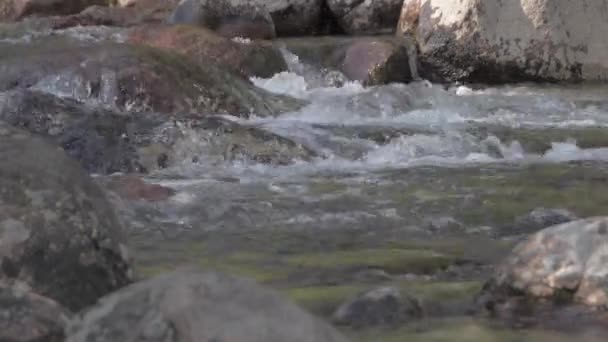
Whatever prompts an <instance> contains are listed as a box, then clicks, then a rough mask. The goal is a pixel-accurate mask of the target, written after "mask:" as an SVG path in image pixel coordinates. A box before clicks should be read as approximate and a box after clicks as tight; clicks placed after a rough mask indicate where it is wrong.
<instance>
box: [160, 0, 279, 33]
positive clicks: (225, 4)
mask: <svg viewBox="0 0 608 342" xmlns="http://www.w3.org/2000/svg"><path fill="white" fill-rule="evenodd" d="M168 22H169V23H170V24H189V25H196V26H201V27H205V28H208V29H211V30H213V31H216V32H218V33H219V34H220V35H223V36H225V37H228V38H233V37H244V38H251V39H272V38H274V37H275V36H276V32H275V27H274V22H273V20H272V17H271V16H270V13H269V12H268V9H267V8H266V6H264V4H263V3H259V2H256V1H243V0H182V1H181V2H180V3H179V5H178V6H177V8H176V9H175V11H174V12H173V14H172V15H171V16H170V17H169V19H168Z"/></svg>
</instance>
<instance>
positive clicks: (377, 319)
mask: <svg viewBox="0 0 608 342" xmlns="http://www.w3.org/2000/svg"><path fill="white" fill-rule="evenodd" d="M421 316H422V307H421V305H420V303H419V302H418V300H417V299H415V298H412V297H409V296H405V295H403V294H401V292H400V291H399V289H396V288H393V287H381V288H377V289H374V290H372V291H369V292H366V293H364V294H361V295H359V296H357V297H356V298H354V299H352V300H350V301H349V302H347V303H344V304H343V305H341V306H340V307H339V308H338V309H337V310H336V312H335V313H334V314H333V317H332V320H333V322H334V323H336V324H339V325H348V326H351V327H353V328H365V327H372V326H379V325H389V326H395V325H399V324H402V323H405V322H407V321H408V320H411V319H416V318H419V317H421Z"/></svg>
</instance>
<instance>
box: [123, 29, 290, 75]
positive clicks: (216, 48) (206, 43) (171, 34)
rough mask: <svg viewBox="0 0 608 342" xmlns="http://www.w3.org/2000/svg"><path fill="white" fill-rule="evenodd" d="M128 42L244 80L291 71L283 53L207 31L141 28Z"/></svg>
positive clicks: (269, 46) (263, 45) (134, 30)
mask: <svg viewBox="0 0 608 342" xmlns="http://www.w3.org/2000/svg"><path fill="white" fill-rule="evenodd" d="M128 41H129V42H131V43H136V44H144V45H149V46H153V47H156V48H160V49H165V50H168V51H172V52H177V53H180V54H182V55H185V56H188V57H189V58H191V59H192V60H193V61H195V62H197V63H200V64H203V65H204V64H208V63H209V62H214V63H216V64H218V65H221V66H223V67H226V68H227V69H230V70H232V71H235V72H238V73H241V74H242V75H244V76H248V77H250V76H257V77H263V78H270V77H272V76H274V75H275V74H277V73H279V72H282V71H285V70H287V64H286V63H285V59H284V58H283V55H282V54H281V51H279V49H277V48H275V47H273V46H271V45H265V44H260V43H258V42H253V41H249V42H235V41H232V40H229V39H227V38H224V37H221V36H218V35H216V34H214V33H213V32H212V31H209V30H207V29H203V28H195V27H188V26H172V27H138V28H135V29H133V30H132V31H131V32H130V34H129V38H128Z"/></svg>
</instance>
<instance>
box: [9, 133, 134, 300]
mask: <svg viewBox="0 0 608 342" xmlns="http://www.w3.org/2000/svg"><path fill="white" fill-rule="evenodd" d="M0 146H1V147H0V280H11V279H16V280H20V281H23V282H25V283H27V284H29V285H30V286H31V287H32V289H33V290H34V291H35V292H36V293H39V294H41V295H43V296H46V297H49V298H51V299H53V300H55V301H57V302H58V303H60V304H62V305H64V306H66V307H67V308H68V309H71V310H73V311H77V310H80V309H82V308H84V307H86V306H88V305H91V304H93V303H95V301H96V300H97V299H98V298H99V297H101V296H103V295H105V294H107V293H109V292H112V291H114V290H116V289H117V288H120V287H122V286H124V285H126V284H128V283H129V282H130V281H131V268H130V263H129V258H128V255H127V249H126V245H125V240H124V232H123V230H122V225H121V223H120V222H119V220H118V219H117V217H116V215H115V213H114V211H113V209H112V208H111V206H110V204H109V202H108V201H107V199H106V197H105V195H104V193H103V191H102V190H101V189H100V188H98V187H97V186H96V185H95V184H94V183H93V182H92V180H91V179H90V178H89V176H88V175H87V174H85V173H84V172H83V171H82V169H81V168H80V166H79V165H78V164H77V163H76V162H74V161H72V160H71V159H70V158H68V157H67V156H66V155H65V154H64V153H63V152H62V151H61V150H60V149H59V148H57V147H52V146H51V145H48V144H47V143H45V142H43V141H42V140H41V139H39V138H35V137H32V136H31V135H30V134H29V133H26V132H24V131H21V130H17V129H14V128H12V127H10V126H8V125H7V124H5V123H3V122H0Z"/></svg>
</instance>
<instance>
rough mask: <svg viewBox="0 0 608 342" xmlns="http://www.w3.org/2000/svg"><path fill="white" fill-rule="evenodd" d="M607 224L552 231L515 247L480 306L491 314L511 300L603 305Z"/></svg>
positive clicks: (596, 221)
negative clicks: (521, 299) (484, 306)
mask: <svg viewBox="0 0 608 342" xmlns="http://www.w3.org/2000/svg"><path fill="white" fill-rule="evenodd" d="M607 260H608V218H606V217H595V218H589V219H585V220H578V221H573V222H569V223H564V224H561V225H557V226H552V227H550V228H547V229H545V230H542V231H540V232H538V233H536V234H535V235H532V236H531V237H530V238H528V239H527V240H525V241H523V242H521V243H520V244H519V245H518V246H516V247H515V249H514V250H513V252H512V253H511V255H510V256H509V257H507V259H506V260H505V261H504V262H503V263H502V265H500V266H499V267H498V268H497V270H496V273H495V274H494V276H493V277H492V279H491V280H490V281H489V282H488V283H487V284H486V286H485V287H484V293H483V294H482V296H480V298H481V300H482V301H481V304H484V305H486V307H488V308H489V309H491V310H502V309H501V307H503V306H504V307H507V306H512V305H511V304H510V300H511V299H513V300H517V299H518V298H527V299H532V300H537V301H541V302H542V301H549V302H552V301H554V300H559V301H561V302H563V301H564V300H566V301H570V302H575V303H581V304H584V305H587V306H592V307H598V306H604V307H605V306H606V305H608V263H607V262H606V261H607Z"/></svg>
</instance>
